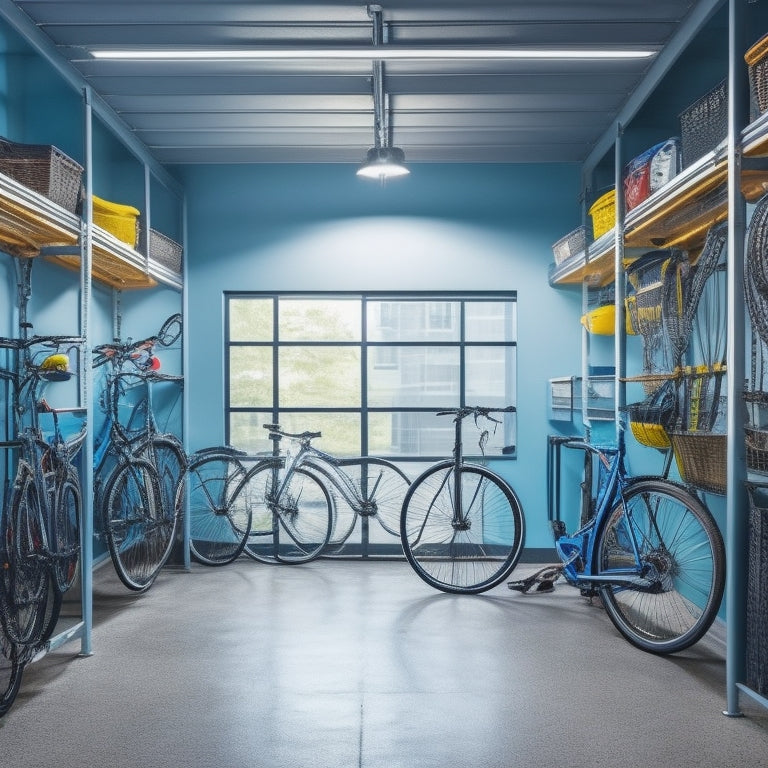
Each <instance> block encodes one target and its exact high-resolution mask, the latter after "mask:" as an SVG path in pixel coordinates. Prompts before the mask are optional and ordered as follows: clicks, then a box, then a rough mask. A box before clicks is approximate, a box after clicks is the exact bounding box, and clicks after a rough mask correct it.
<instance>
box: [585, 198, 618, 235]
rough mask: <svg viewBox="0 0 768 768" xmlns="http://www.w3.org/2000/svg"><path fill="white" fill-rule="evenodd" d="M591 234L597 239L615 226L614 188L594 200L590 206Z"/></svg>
mask: <svg viewBox="0 0 768 768" xmlns="http://www.w3.org/2000/svg"><path fill="white" fill-rule="evenodd" d="M589 216H590V218H591V219H592V235H593V237H594V238H595V240H597V238H598V237H601V236H602V235H604V234H605V233H606V232H610V231H611V230H612V229H613V228H614V226H616V190H615V189H611V190H609V191H608V192H606V193H605V194H604V195H601V196H600V197H598V198H597V200H595V202H594V203H592V205H591V206H590V209H589Z"/></svg>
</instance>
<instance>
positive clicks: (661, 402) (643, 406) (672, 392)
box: [626, 379, 677, 449]
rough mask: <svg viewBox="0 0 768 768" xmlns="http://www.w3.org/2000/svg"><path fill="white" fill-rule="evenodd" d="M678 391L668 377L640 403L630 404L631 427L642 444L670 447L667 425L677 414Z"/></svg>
mask: <svg viewBox="0 0 768 768" xmlns="http://www.w3.org/2000/svg"><path fill="white" fill-rule="evenodd" d="M676 400H677V393H676V388H675V384H674V382H673V381H672V380H671V379H668V380H667V382H665V383H664V384H663V385H662V386H661V387H659V388H658V389H657V390H656V392H654V393H653V394H652V395H651V396H650V397H647V398H646V399H645V400H643V401H642V402H640V403H632V404H631V405H628V406H627V408H626V410H627V415H628V417H629V428H630V430H631V431H632V434H633V435H634V437H635V440H637V442H638V443H640V445H645V446H647V447H648V448H659V449H664V448H669V447H670V445H671V442H670V439H669V435H668V434H667V429H666V428H667V426H668V425H669V424H670V422H671V421H672V419H673V418H674V415H675V409H676Z"/></svg>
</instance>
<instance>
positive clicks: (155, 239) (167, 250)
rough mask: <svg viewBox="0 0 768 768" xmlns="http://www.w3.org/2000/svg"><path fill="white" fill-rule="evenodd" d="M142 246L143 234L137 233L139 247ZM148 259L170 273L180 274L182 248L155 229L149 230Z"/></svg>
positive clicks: (141, 232)
mask: <svg viewBox="0 0 768 768" xmlns="http://www.w3.org/2000/svg"><path fill="white" fill-rule="evenodd" d="M143 246H144V232H143V230H141V227H140V233H139V247H140V248H143ZM149 257H150V258H151V259H154V260H155V261H157V262H159V263H160V264H162V265H163V266H164V267H167V268H168V269H170V270H171V271H172V272H176V273H177V274H181V271H182V247H181V245H180V244H179V243H177V242H176V241H175V240H171V238H170V237H168V236H167V235H164V234H163V233H162V232H158V231H157V230H156V229H152V228H151V227H150V229H149Z"/></svg>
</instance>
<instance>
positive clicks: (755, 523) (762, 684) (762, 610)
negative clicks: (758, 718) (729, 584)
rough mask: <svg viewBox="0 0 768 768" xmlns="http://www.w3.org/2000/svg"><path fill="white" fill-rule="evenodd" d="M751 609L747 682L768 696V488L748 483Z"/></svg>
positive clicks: (748, 625)
mask: <svg viewBox="0 0 768 768" xmlns="http://www.w3.org/2000/svg"><path fill="white" fill-rule="evenodd" d="M746 487H747V495H748V497H749V526H748V538H747V552H748V554H747V606H746V608H747V610H746V644H745V657H746V658H745V673H746V682H747V685H748V686H749V687H750V688H751V689H752V690H754V691H757V693H759V694H760V695H761V696H766V695H768V487H767V486H765V485H763V484H757V483H747V484H746Z"/></svg>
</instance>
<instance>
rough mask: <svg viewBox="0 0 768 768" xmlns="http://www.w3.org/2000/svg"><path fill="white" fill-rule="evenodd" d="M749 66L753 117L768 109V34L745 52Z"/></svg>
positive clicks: (745, 59)
mask: <svg viewBox="0 0 768 768" xmlns="http://www.w3.org/2000/svg"><path fill="white" fill-rule="evenodd" d="M744 61H746V62H747V66H748V68H749V91H750V94H751V96H752V99H751V102H752V103H751V114H752V119H755V118H756V117H758V116H759V115H762V114H763V112H765V111H766V110H768V35H765V36H764V37H762V38H760V40H758V41H757V42H756V43H755V44H754V45H753V46H752V47H751V48H750V49H749V50H748V51H747V52H746V53H745V54H744Z"/></svg>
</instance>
